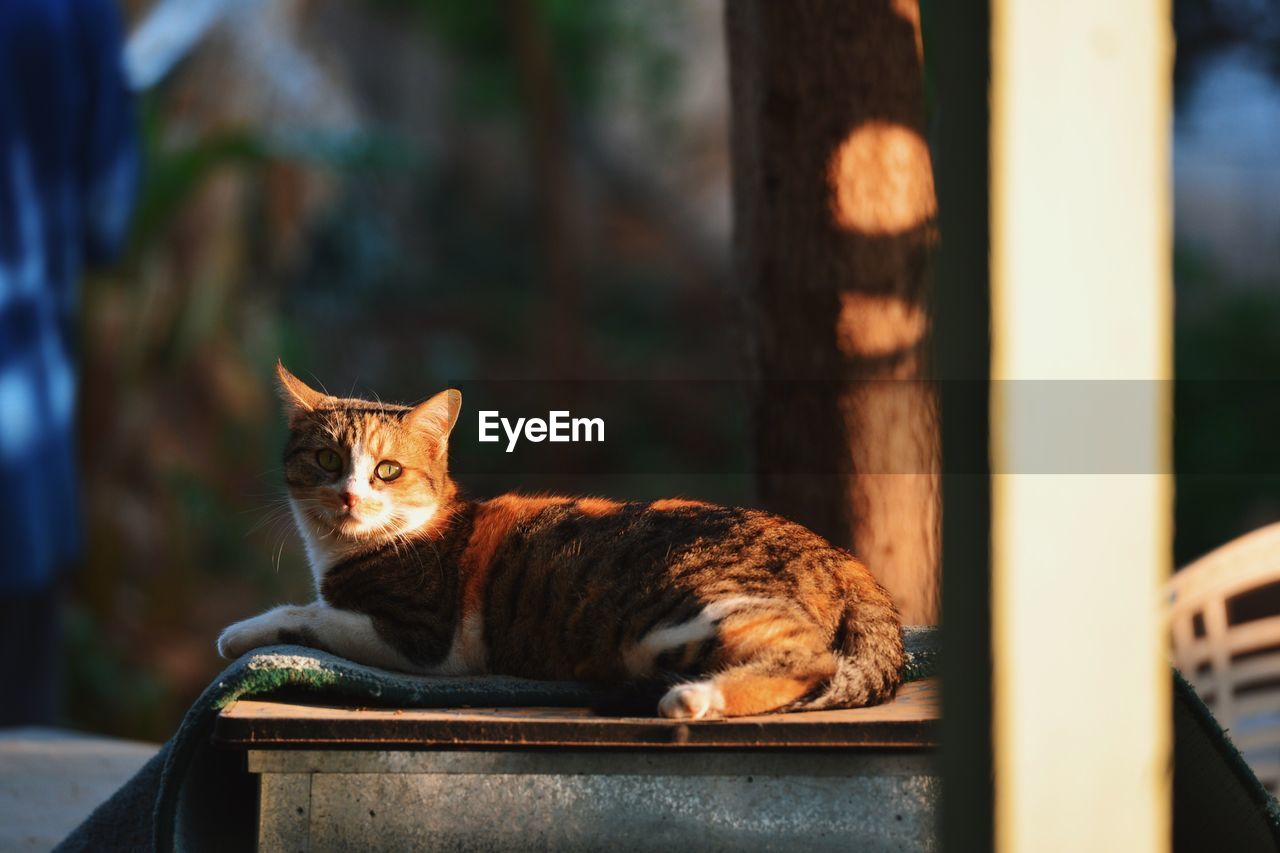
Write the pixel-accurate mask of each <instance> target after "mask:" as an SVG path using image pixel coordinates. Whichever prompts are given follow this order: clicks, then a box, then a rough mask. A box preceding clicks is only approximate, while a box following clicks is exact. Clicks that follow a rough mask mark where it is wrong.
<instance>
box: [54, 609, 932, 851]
mask: <svg viewBox="0 0 1280 853" xmlns="http://www.w3.org/2000/svg"><path fill="white" fill-rule="evenodd" d="M903 633H904V639H905V641H906V646H907V660H906V663H905V664H904V667H903V677H904V678H905V679H906V680H908V681H910V680H913V679H917V678H924V677H927V676H930V675H933V674H934V672H935V671H936V659H937V638H936V632H935V630H934V629H931V628H908V629H906V630H905V631H904V632H903ZM281 695H287V696H289V697H290V698H302V699H305V700H309V701H322V702H327V703H335V704H341V703H350V704H352V705H357V706H366V705H375V704H376V705H386V706H397V707H405V708H448V707H457V706H462V705H470V706H479V707H513V706H520V705H536V706H544V707H545V706H558V707H572V706H582V705H588V704H590V703H591V701H592V700H593V698H595V697H594V694H593V693H592V692H591V690H590V689H589V688H587V687H586V686H585V685H582V684H574V683H565V682H547V681H529V680H525V679H520V678H507V677H499V676H488V677H483V678H422V677H416V676H409V675H403V674H400V673H394V672H387V671H384V670H379V669H374V668H372V667H367V666H361V665H360V664H356V663H352V662H351V661H348V660H344V659H342V658H338V657H335V656H333V655H330V654H327V653H325V652H320V651H316V650H314V649H308V648H303V647H301V646H274V647H272V648H267V649H258V650H256V651H253V652H250V653H249V654H247V655H245V656H244V657H242V658H240V659H239V660H237V661H235V662H234V663H233V664H231V666H229V667H228V668H227V669H226V670H225V671H224V672H223V673H222V674H221V675H219V676H218V678H217V679H216V680H215V681H214V682H213V683H212V684H210V685H209V687H208V688H206V689H205V691H204V693H203V694H201V696H200V698H199V699H197V700H196V702H195V704H194V705H192V706H191V709H190V710H189V711H187V714H186V717H185V718H184V719H183V721H182V724H181V725H180V726H179V727H178V731H177V732H176V733H175V734H174V736H173V737H172V738H170V739H169V741H168V742H167V743H165V744H164V746H163V747H161V749H160V752H159V753H157V755H156V756H155V758H153V759H152V760H151V761H149V762H147V764H146V765H145V766H144V767H143V768H142V769H141V770H139V771H138V773H137V775H135V776H134V777H133V778H132V779H130V780H129V781H128V782H126V783H125V784H124V786H123V787H121V788H120V790H119V791H117V792H116V793H115V794H114V795H113V796H112V797H111V799H109V800H107V802H105V803H103V804H102V805H101V806H99V807H98V808H97V809H96V810H95V811H94V812H93V814H91V815H90V816H89V817H88V818H87V819H86V820H85V821H84V823H82V824H81V825H80V826H79V827H77V828H76V830H75V831H73V832H72V833H71V835H69V836H68V837H67V838H66V839H65V840H64V841H63V842H62V844H61V845H59V847H58V848H57V849H58V850H60V851H116V850H120V851H124V850H129V851H134V850H158V851H170V850H180V851H205V850H208V851H225V850H251V849H253V847H254V817H255V814H256V802H255V798H256V796H257V786H256V784H255V781H254V779H253V777H252V776H250V775H249V773H248V772H246V771H245V769H244V755H243V753H241V752H238V751H232V750H220V749H216V748H214V747H213V745H212V744H211V742H210V738H211V735H212V732H213V726H214V722H215V721H216V720H217V717H218V714H219V712H221V711H222V709H223V708H225V707H227V706H228V705H230V704H231V703H232V702H234V701H236V700H237V699H244V698H248V697H265V696H281Z"/></svg>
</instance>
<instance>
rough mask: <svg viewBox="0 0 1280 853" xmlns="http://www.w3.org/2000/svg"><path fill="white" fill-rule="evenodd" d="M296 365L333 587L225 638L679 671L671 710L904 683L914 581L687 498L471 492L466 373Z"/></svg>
mask: <svg viewBox="0 0 1280 853" xmlns="http://www.w3.org/2000/svg"><path fill="white" fill-rule="evenodd" d="M276 373H277V377H278V379H279V386H280V393H281V398H282V400H283V401H284V405H285V410H286V413H287V416H288V422H289V439H288V442H287V445H286V447H285V450H284V472H285V481H286V483H287V485H288V490H289V498H290V504H291V507H292V511H293V515H294V519H295V521H296V523H297V527H298V530H299V532H300V533H301V536H302V540H303V543H304V545H305V548H306V552H307V557H308V560H309V562H310V564H311V570H312V574H313V576H314V579H315V586H316V591H317V600H316V601H315V602H314V603H312V604H308V605H305V606H301V607H295V606H283V607H277V608H275V609H273V610H270V611H267V612H266V613H263V614H261V615H259V616H256V617H254V618H252V619H248V620H245V621H243V622H238V623H236V624H234V625H232V626H230V627H229V628H227V629H226V630H225V631H224V632H223V634H222V636H221V637H220V638H219V639H218V651H219V653H220V654H222V655H223V656H224V657H227V658H234V657H238V656H240V655H241V654H243V653H245V652H247V651H249V650H251V649H254V648H257V647H260V646H267V645H273V644H277V643H289V642H293V643H300V644H302V645H306V646H310V647H313V648H317V649H323V650H327V651H329V652H332V653H334V654H337V655H340V656H342V657H346V658H349V659H351V660H354V661H356V662H359V663H364V664H369V665H373V666H377V667H382V668H385V669H392V670H400V671H403V672H409V673H417V674H426V675H477V674H483V673H498V674H505V675H515V676H524V677H528V678H542V679H575V680H581V681H586V682H590V683H595V684H597V685H600V686H602V687H612V688H620V687H623V686H625V685H627V684H639V683H660V684H661V686H662V689H663V691H665V692H663V693H662V695H661V698H660V699H659V700H658V702H657V707H656V708H654V709H653V710H656V712H657V713H658V714H659V715H661V716H664V717H669V718H675V719H691V720H697V719H710V718H716V717H730V716H741V715H747V714H758V713H765V712H770V711H777V710H796V709H818V708H831V707H854V706H859V705H866V704H872V703H875V702H879V701H883V700H885V699H887V698H889V697H890V696H892V695H893V692H894V690H895V689H896V687H897V685H898V682H899V668H900V667H901V665H902V662H903V649H902V633H901V624H900V621H899V618H898V614H897V611H896V610H895V608H894V605H893V602H892V601H891V600H890V598H889V595H888V594H887V593H886V592H885V591H884V589H883V588H882V587H881V586H880V585H879V584H878V583H876V581H875V579H874V578H873V577H872V576H871V573H870V572H869V571H868V570H867V569H866V567H865V566H863V565H862V564H861V563H860V562H858V561H857V560H856V559H854V558H853V557H852V556H851V555H850V554H849V553H847V552H846V551H843V550H841V549H839V548H836V547H834V546H832V545H831V544H830V543H828V542H827V541H826V540H824V539H822V538H821V537H819V536H818V535H817V534H816V533H813V532H811V531H809V530H808V529H806V528H804V527H802V526H800V525H799V524H795V523H793V522H790V521H787V520H786V519H783V518H780V517H778V516H775V515H771V514H769V513H766V512H762V511H758V510H752V509H739V508H731V507H723V506H715V505H712V504H707V503H702V502H699V501H693V500H683V499H667V500H657V501H652V502H630V503H620V502H616V501H611V500H605V499H602V498H571V497H552V496H544V495H539V496H523V495H515V494H508V495H502V496H501V497H497V498H493V499H491V500H486V501H471V500H467V499H464V498H462V497H460V496H459V492H458V487H457V485H456V484H455V483H454V482H453V480H452V479H450V477H449V473H448V465H447V455H448V439H449V435H450V432H451V431H452V429H453V426H454V424H455V423H456V422H457V419H458V412H459V409H460V407H461V404H462V395H461V394H460V393H459V392H458V391H455V390H447V391H442V392H441V393H439V394H436V395H435V396H434V397H432V398H431V399H429V400H427V401H426V402H425V403H422V404H420V405H417V406H414V407H409V406H398V405H390V404H385V403H381V402H369V401H365V400H354V399H339V398H335V397H331V396H329V395H327V394H324V393H321V392H319V391H316V390H314V389H312V388H310V387H308V386H307V385H306V384H305V383H303V382H302V381H301V380H299V379H298V378H297V377H295V376H294V375H293V374H291V373H290V372H289V371H288V370H286V369H285V367H284V365H283V364H281V363H277V365H276Z"/></svg>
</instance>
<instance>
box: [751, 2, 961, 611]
mask: <svg viewBox="0 0 1280 853" xmlns="http://www.w3.org/2000/svg"><path fill="white" fill-rule="evenodd" d="M726 26H727V33H728V43H729V67H730V80H731V90H732V91H731V94H732V104H733V124H732V146H733V193H734V217H735V222H734V264H735V272H736V275H737V278H738V280H739V281H741V282H742V283H743V285H744V287H745V291H746V294H747V299H748V309H747V316H748V318H749V323H750V325H751V327H752V331H753V332H754V345H755V353H754V356H755V361H756V366H757V369H758V372H759V377H760V379H761V382H760V384H759V386H758V387H759V393H758V397H757V400H756V411H755V418H756V463H757V471H758V483H759V488H760V491H761V497H762V499H763V502H764V503H765V505H766V506H767V507H769V508H770V509H772V510H774V511H776V512H779V513H781V514H784V515H787V516H789V517H791V518H794V519H795V520H797V521H800V522H802V523H804V524H807V525H808V526H810V527H812V528H813V529H814V530H816V531H818V532H819V533H822V534H823V535H825V536H826V537H828V538H829V539H831V540H832V541H833V542H835V543H836V544H839V545H843V546H845V547H848V548H850V549H851V550H852V551H853V552H854V553H855V554H857V555H858V556H859V557H860V558H861V559H862V560H864V561H865V562H866V563H867V565H868V566H869V567H870V569H871V570H872V572H874V573H875V575H876V577H877V578H879V579H880V581H881V583H883V584H884V585H885V586H886V588H888V590H889V592H890V593H891V594H892V595H893V597H894V599H895V601H896V602H897V603H898V607H899V609H900V610H901V611H902V614H903V617H904V619H905V620H906V621H907V622H909V623H931V622H936V621H937V618H938V538H939V532H938V531H939V519H940V508H939V481H938V426H937V411H936V402H935V395H934V390H933V387H932V385H931V384H929V383H928V382H927V381H924V380H925V379H926V349H927V345H928V335H929V318H928V306H927V304H926V286H925V282H926V268H927V261H928V258H929V254H930V251H931V248H932V247H933V245H934V243H935V242H936V228H935V222H934V219H935V212H936V203H935V198H934V191H933V175H932V168H931V164H930V159H929V151H928V146H927V144H926V142H925V139H924V135H923V132H922V125H923V113H924V107H923V86H922V73H921V47H920V44H921V43H920V24H919V9H918V6H917V3H916V2H915V0H892V2H890V0H880V2H873V0H793V1H792V2H787V3H780V2H769V0H733V2H730V3H728V4H727V15H726Z"/></svg>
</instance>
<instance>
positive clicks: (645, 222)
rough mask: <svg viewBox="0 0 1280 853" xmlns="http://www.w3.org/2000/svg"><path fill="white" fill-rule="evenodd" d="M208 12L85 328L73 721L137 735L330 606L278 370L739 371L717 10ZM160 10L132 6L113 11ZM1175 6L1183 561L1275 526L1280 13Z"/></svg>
mask: <svg viewBox="0 0 1280 853" xmlns="http://www.w3.org/2000/svg"><path fill="white" fill-rule="evenodd" d="M188 5H189V7H190V8H191V9H192V10H194V11H193V12H192V14H195V13H196V12H199V13H200V14H205V13H206V12H205V11H204V10H207V8H209V7H211V6H217V7H220V11H219V12H218V15H217V21H216V23H215V24H214V25H213V26H211V27H210V28H209V30H208V32H207V33H206V34H205V35H203V36H202V37H201V38H200V40H199V42H198V44H197V45H196V46H195V48H194V49H193V50H192V51H191V52H190V53H189V54H188V55H187V56H186V57H185V59H184V60H183V61H182V62H181V63H180V64H179V65H177V67H176V68H175V69H174V70H173V72H172V73H171V74H168V75H167V76H166V77H165V78H164V79H163V80H162V81H161V82H159V83H158V84H157V85H156V86H154V87H152V88H150V89H148V90H147V91H146V92H145V93H143V94H142V95H141V98H140V100H139V104H138V107H139V115H140V120H141V128H142V146H143V158H144V162H143V182H142V187H141V196H140V200H139V204H138V207H137V211H136V214H135V217H134V220H133V226H132V231H131V234H130V237H129V239H128V241H127V244H126V247H125V249H124V252H123V254H122V256H121V257H120V258H119V260H118V262H117V263H115V264H114V265H113V266H111V267H110V268H109V269H107V270H105V271H103V270H99V271H96V272H94V273H92V274H91V275H90V276H89V277H88V278H87V279H86V281H85V282H84V287H83V291H82V311H81V312H80V317H81V322H82V329H81V346H82V352H81V365H82V381H81V405H80V412H79V420H80V443H81V459H82V464H83V467H82V480H83V503H84V506H85V523H86V537H87V547H86V556H85V558H84V561H83V564H82V565H80V566H79V567H78V568H77V569H76V571H75V572H74V573H73V574H72V575H71V576H70V578H69V586H70V589H69V595H70V607H69V611H68V613H67V626H68V628H67V645H66V649H65V657H66V667H67V670H66V673H67V674H66V685H65V689H66V702H65V708H66V715H67V716H66V720H65V722H66V723H68V724H70V725H72V726H75V727H77V728H83V729H88V730H92V731H98V732H104V733H109V734H114V735H121V736H129V737H137V738H145V739H150V740H164V739H166V738H167V737H168V736H169V734H170V733H171V732H172V730H173V728H174V727H175V725H176V723H177V721H178V720H179V719H180V717H181V714H182V713H183V711H185V709H186V708H187V706H188V705H189V704H190V703H191V701H192V700H193V699H194V697H195V696H196V695H197V694H198V693H199V691H200V690H202V689H203V688H204V686H205V685H206V684H207V683H208V682H209V680H210V679H211V678H212V676H214V675H215V674H216V673H217V672H218V671H219V670H220V669H221V667H222V666H223V662H222V661H220V660H219V659H218V658H217V657H216V655H215V653H214V649H213V640H214V638H215V637H216V636H217V633H218V632H219V631H220V629H221V628H222V627H224V626H225V625H227V624H228V623H230V622H232V621H234V620H237V619H240V618H243V617H245V616H246V615H248V614H250V613H253V612H256V611H257V610H260V609H263V608H265V607H267V606H270V605H273V604H276V603H279V602H281V601H286V600H295V601H301V600H305V599H308V598H309V597H310V596H311V593H312V591H311V588H310V573H309V571H308V570H307V569H306V566H305V563H304V558H303V554H302V551H301V548H300V547H299V545H298V542H297V540H296V538H295V536H294V534H293V530H292V522H291V520H290V518H289V516H288V514H287V513H286V512H285V511H284V504H283V484H282V482H281V480H280V474H279V467H278V454H279V449H280V447H281V445H282V441H283V423H282V422H281V419H280V417H279V414H278V408H277V405H276V402H275V398H274V391H273V389H272V386H271V382H270V377H271V368H272V366H273V365H274V363H275V359H276V358H277V356H280V357H283V359H284V361H285V363H286V364H288V365H290V366H291V367H292V368H293V369H294V370H295V371H296V372H297V373H298V374H299V375H300V376H303V377H304V378H307V379H313V378H315V379H319V380H321V381H323V383H324V384H325V385H326V386H327V387H328V388H329V389H330V390H331V391H334V392H342V393H346V392H348V391H351V390H354V391H355V392H356V393H360V392H374V391H376V392H377V393H378V394H380V395H381V396H382V397H384V398H388V399H402V400H413V399H419V398H421V397H423V396H425V395H426V394H428V393H430V392H432V391H434V390H437V389H438V388H440V387H443V385H444V384H445V383H447V382H450V381H455V380H458V379H459V378H466V377H484V378H487V379H536V378H549V377H556V378H563V377H566V376H572V377H580V378H595V379H631V378H668V379H677V378H678V379H717V380H721V379H729V380H732V379H736V378H740V377H743V376H745V375H747V373H746V371H747V361H746V357H745V349H746V348H745V344H744V342H743V341H744V334H743V332H742V330H741V328H740V326H741V322H740V319H739V301H740V296H739V294H738V293H737V292H736V291H735V288H734V285H733V282H732V281H731V280H730V278H729V275H728V258H729V240H730V225H731V223H730V216H729V211H730V199H729V180H730V174H729V146H728V136H727V134H728V89H727V82H726V60H725V55H724V45H723V32H722V15H723V9H722V4H721V3H720V2H712V0H702V2H698V3H682V2H676V0H654V2H649V3H646V4H644V5H643V13H641V11H640V9H641V7H640V6H639V5H638V4H629V3H624V2H622V0H594V2H590V3H586V2H574V1H573V0H525V2H511V3H505V4H469V3H463V2H458V1H457V0H276V2H270V3H268V2H252V1H251V0H227V2H225V3H222V4H217V3H210V2H196V3H191V4H188ZM151 6H152V4H151V3H148V2H141V0H125V2H124V3H123V5H122V8H121V11H122V14H123V16H124V18H125V20H126V22H127V25H128V26H134V25H136V23H137V22H138V21H140V20H141V19H142V18H143V17H145V15H146V13H147V12H148V11H149V10H150V9H151ZM923 6H924V10H923V11H924V29H925V42H926V45H927V44H928V43H929V41H930V38H931V37H937V36H936V35H934V36H931V34H930V33H929V18H930V15H929V7H930V4H929V3H925V4H923ZM1174 13H1175V19H1174V24H1175V26H1176V30H1177V37H1178V41H1179V48H1178V51H1179V52H1178V62H1177V71H1176V78H1175V84H1176V108H1177V113H1176V125H1175V128H1174V152H1175V175H1174V190H1175V230H1176V238H1177V244H1176V249H1175V258H1174V269H1175V278H1176V288H1177V317H1176V371H1177V376H1178V377H1179V379H1180V380H1186V383H1185V384H1186V385H1187V387H1189V388H1192V389H1195V388H1202V389H1216V390H1214V391H1212V392H1205V391H1195V390H1193V391H1192V392H1190V393H1188V394H1184V393H1182V392H1181V391H1180V392H1179V394H1178V397H1177V400H1178V402H1177V406H1178V408H1177V422H1176V438H1175V445H1176V446H1175V456H1176V460H1177V466H1178V471H1179V476H1178V483H1177V490H1178V492H1177V515H1176V525H1177V527H1176V537H1177V538H1176V543H1175V548H1176V554H1175V558H1176V561H1177V562H1178V563H1179V564H1181V563H1185V562H1187V561H1189V560H1191V559H1194V558H1195V557H1197V556H1199V555H1200V554H1202V553H1204V552H1205V551H1207V550H1209V549H1211V548H1213V547H1215V546H1217V545H1219V544H1222V543H1223V542H1225V541H1227V540H1229V539H1231V538H1233V537H1235V536H1237V535H1239V534H1240V533H1243V532H1245V531H1247V530H1250V529H1252V528H1254V527H1257V526H1259V525H1260V524H1263V523H1266V522H1269V521H1274V520H1277V519H1280V478H1277V477H1274V476H1268V475H1266V474H1265V473H1259V472H1267V471H1277V470H1280V442H1277V441H1276V440H1275V437H1274V435H1273V434H1271V433H1270V431H1269V430H1266V429H1263V428H1262V427H1263V425H1265V424H1267V423H1275V422H1276V420H1277V417H1276V416H1277V414H1280V412H1278V411H1277V409H1280V394H1277V393H1275V392H1276V391H1277V390H1280V386H1277V385H1276V384H1275V380H1280V334H1277V333H1276V330H1277V329H1280V8H1278V7H1277V6H1276V5H1275V4H1267V3H1253V2H1249V0H1231V2H1228V0H1218V2H1214V0H1176V2H1175V3H1174ZM926 64H927V63H926ZM926 91H928V87H927V86H926ZM1227 380H1230V382H1227ZM1267 380H1272V382H1271V384H1268V382H1267ZM1223 388H1228V389H1231V390H1230V391H1229V393H1225V396H1224V397H1223V399H1222V400H1219V402H1218V404H1215V405H1205V403H1204V401H1205V399H1208V397H1206V394H1211V393H1216V394H1219V395H1222V394H1224V392H1222V390H1221V389H1223ZM1260 407H1261V408H1260ZM1267 407H1270V411H1269V412H1268V411H1267ZM689 433H690V435H696V436H697V440H698V441H700V442H702V443H705V444H712V445H715V446H718V447H720V448H722V449H723V452H725V453H727V454H730V455H732V454H735V453H737V454H740V456H741V458H742V459H743V460H744V462H743V467H742V469H741V470H742V471H744V472H745V471H747V470H748V469H747V467H746V464H747V463H746V462H745V460H746V459H747V457H748V456H749V452H748V449H747V445H748V438H747V435H746V425H745V424H742V423H734V422H731V420H730V419H727V418H717V417H716V416H715V413H714V412H713V411H706V410H703V413H702V414H701V415H700V416H699V419H698V420H697V422H695V423H690V424H689ZM629 450H631V451H632V452H634V453H635V454H637V455H638V456H643V455H644V454H645V453H646V452H651V453H654V454H660V453H661V452H662V450H661V448H659V447H656V446H655V448H651V449H649V450H646V448H644V447H642V446H636V447H632V446H629ZM676 467H677V466H674V465H673V466H670V468H671V469H675V468H676ZM652 469H653V470H654V471H661V470H663V466H662V464H661V459H658V460H656V461H655V462H654V464H653V465H652ZM509 479H510V481H509V482H502V481H501V478H500V477H498V478H488V479H487V480H486V481H485V482H484V483H482V484H480V485H479V486H478V487H476V486H473V488H472V492H473V493H479V494H481V495H483V494H488V493H493V492H499V491H505V490H507V489H513V488H520V489H526V490H533V489H542V488H546V489H579V490H589V491H592V492H596V493H607V494H611V495H614V496H617V497H626V498H650V497H657V496H661V495H667V494H672V493H685V494H689V493H692V492H695V491H696V496H698V497H704V498H708V499H711V500H716V501H722V502H731V503H751V502H752V497H753V495H752V489H751V480H750V477H748V476H742V477H731V476H722V477H706V478H703V479H702V480H701V481H699V483H697V484H691V483H689V482H682V481H680V480H679V478H677V477H676V476H675V475H671V476H665V475H654V476H651V477H636V476H627V475H625V474H622V473H619V474H617V475H608V474H602V475H600V476H598V477H596V478H594V479H593V480H592V481H591V482H590V483H583V482H582V481H581V478H576V479H575V478H574V477H571V476H568V475H565V476H556V475H555V474H554V473H546V474H537V475H524V476H519V477H517V476H512V477H511V478H509Z"/></svg>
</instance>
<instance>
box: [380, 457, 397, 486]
mask: <svg viewBox="0 0 1280 853" xmlns="http://www.w3.org/2000/svg"><path fill="white" fill-rule="evenodd" d="M401 470H402V469H401V468H400V465H399V463H396V462H389V461H384V462H379V463H378V467H377V468H375V469H374V473H375V474H377V475H378V479H379V480H385V481H386V482H388V483H389V482H391V481H392V480H394V479H395V478H396V477H399V476H400V471H401Z"/></svg>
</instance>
